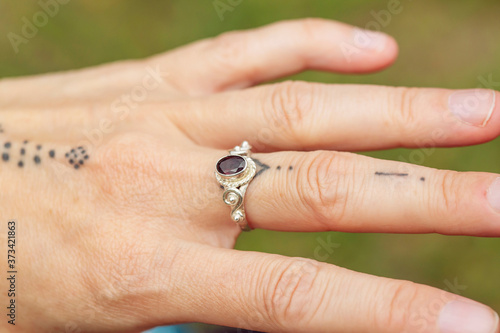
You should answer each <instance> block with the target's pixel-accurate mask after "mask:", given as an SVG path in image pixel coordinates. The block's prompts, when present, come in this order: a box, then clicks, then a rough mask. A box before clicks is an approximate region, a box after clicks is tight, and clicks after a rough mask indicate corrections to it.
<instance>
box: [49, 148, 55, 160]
mask: <svg viewBox="0 0 500 333" xmlns="http://www.w3.org/2000/svg"><path fill="white" fill-rule="evenodd" d="M55 156H56V151H55V150H53V149H52V150H50V151H49V157H50V158H54V157H55Z"/></svg>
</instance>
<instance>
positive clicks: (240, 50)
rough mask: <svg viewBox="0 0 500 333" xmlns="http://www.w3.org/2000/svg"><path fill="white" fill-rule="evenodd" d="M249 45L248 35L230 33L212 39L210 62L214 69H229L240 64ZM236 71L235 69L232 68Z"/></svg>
mask: <svg viewBox="0 0 500 333" xmlns="http://www.w3.org/2000/svg"><path fill="white" fill-rule="evenodd" d="M248 44H249V35H248V33H245V32H241V31H230V32H226V33H223V34H220V35H219V36H217V37H215V38H213V39H212V43H211V48H212V51H213V52H210V54H212V55H213V56H212V60H213V65H214V67H215V68H220V69H221V70H222V69H228V67H229V69H231V67H236V64H242V63H243V60H244V57H245V55H246V54H247V50H248ZM234 69H236V68H234Z"/></svg>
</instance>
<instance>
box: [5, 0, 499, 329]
mask: <svg viewBox="0 0 500 333" xmlns="http://www.w3.org/2000/svg"><path fill="white" fill-rule="evenodd" d="M236 2H238V1H235V0H233V1H232V3H236ZM217 3H222V4H226V5H228V6H230V7H231V11H227V12H225V13H224V15H223V19H221V17H220V16H219V15H218V13H217V12H216V10H215V8H214V2H213V1H212V0H208V1H201V0H189V1H187V0H184V1H180V0H171V1H160V0H150V1H144V0H142V1H140V0H120V1H118V0H107V1H96V0H92V1H76V0H74V1H69V3H68V4H66V5H62V6H61V8H60V10H59V13H58V14H57V15H56V16H55V17H53V18H50V20H49V22H48V24H47V25H46V26H44V27H42V28H40V30H39V32H38V34H37V35H36V36H35V37H34V38H32V39H30V40H29V42H28V43H27V44H22V45H20V46H19V52H18V53H17V54H16V53H15V52H14V50H13V48H12V46H11V45H10V43H9V40H8V38H7V34H8V33H9V32H14V33H17V34H20V31H21V27H22V25H23V24H24V23H23V17H26V18H28V19H30V20H31V18H32V17H33V15H34V14H35V13H36V12H38V11H40V6H39V5H38V3H37V1H13V0H12V1H7V0H0V22H2V24H1V26H0V36H1V38H0V50H1V52H0V77H5V76H20V75H31V74H37V73H45V72H50V71H60V70H66V69H73V68H81V67H86V66H92V65H97V64H101V63H104V62H109V61H114V60H118V59H127V58H140V57H146V56H149V55H151V54H155V53H159V52H163V51H165V50H168V49H172V48H175V47H177V46H180V45H183V44H185V43H189V42H191V41H194V40H197V39H200V38H204V37H210V36H214V35H217V34H219V33H221V32H224V31H228V30H233V29H247V28H252V27H257V26H260V25H263V24H267V23H270V22H274V21H278V20H282V19H291V18H300V17H324V18H329V19H335V20H340V21H344V22H347V23H350V24H354V25H358V26H361V27H365V26H366V25H367V24H368V23H370V22H371V23H373V22H377V20H376V19H375V16H374V13H379V12H380V11H382V10H387V9H388V3H389V2H388V1H378V0H350V1H338V0H329V1H327V0H321V1H320V0H287V1H273V2H271V1H264V0H253V1H249V0H242V1H240V3H239V4H237V5H234V6H233V5H231V4H229V3H230V2H228V1H227V0H220V1H217ZM401 8H402V11H401V13H399V14H396V15H392V16H391V19H390V22H384V24H383V26H382V30H383V31H385V32H387V33H389V34H391V35H393V36H394V37H395V38H396V39H397V40H398V42H399V45H400V56H399V60H398V61H397V62H396V64H395V65H394V66H393V67H391V68H390V69H388V70H386V71H384V72H381V73H376V74H371V75H362V76H361V75H353V76H343V75H333V74H326V73H318V72H308V73H302V74H300V75H296V76H294V78H295V79H301V80H310V81H320V82H327V83H328V82H330V83H333V82H335V83H370V84H383V85H395V86H417V87H446V88H474V87H477V86H479V85H480V80H479V77H485V78H487V77H488V76H490V75H491V76H492V78H493V80H494V81H496V82H500V62H499V59H500V43H499V37H500V20H499V19H498V17H499V14H500V3H499V2H498V1H494V0H491V1H486V0H484V1H462V0H449V1H444V0H441V1H417V0H413V1H411V0H405V1H401ZM371 27H373V25H371ZM497 89H498V87H497ZM499 151H500V140H495V141H493V142H490V143H487V144H483V145H480V146H475V147H467V148H453V149H437V150H435V151H434V152H433V153H432V154H429V155H428V154H426V153H425V152H415V151H412V150H404V149H397V150H391V151H383V152H371V153H368V155H370V156H375V157H379V158H384V159H394V160H404V161H413V162H415V163H418V164H422V165H426V166H430V167H436V168H443V169H453V170H460V171H472V170H475V171H489V172H499V173H500V163H499V162H500V154H498V152H499ZM419 156H425V157H424V158H416V157H419ZM462 195H464V196H466V195H467V193H462ZM439 222H440V221H435V223H436V224H437V223H439ZM328 237H330V240H331V241H332V242H334V243H336V244H337V247H336V248H335V250H334V251H333V252H332V253H331V254H329V255H328V256H324V257H322V258H318V257H317V256H316V259H322V260H323V259H325V258H326V261H328V262H330V263H332V264H336V265H340V266H343V267H347V268H349V269H352V270H356V271H360V272H365V273H370V274H375V275H379V276H387V277H392V278H398V279H407V280H411V281H415V282H419V283H424V284H429V285H432V286H435V287H438V288H442V289H444V288H447V287H448V289H449V286H448V284H453V281H455V282H458V284H459V285H461V286H462V287H461V288H459V289H458V290H454V291H458V292H459V293H461V294H462V295H465V296H467V297H470V298H473V299H476V300H479V301H481V302H484V303H486V304H489V305H491V306H492V307H494V308H495V309H496V310H497V311H498V310H500V291H499V290H497V286H498V281H499V277H500V265H499V262H500V253H499V252H500V240H497V239H486V238H473V237H450V236H441V235H387V234H347V233H337V232H334V233H309V234H299V233H280V232H268V231H262V230H256V231H253V232H251V233H245V234H243V235H242V236H241V238H240V240H239V241H238V244H237V247H238V248H239V249H245V250H257V251H263V252H270V253H280V254H284V255H288V256H301V257H309V258H315V251H317V250H316V249H317V248H318V246H319V245H320V244H321V240H324V241H326V240H327V239H328ZM320 253H321V254H325V253H326V252H324V251H322V252H320ZM205 329H206V328H205Z"/></svg>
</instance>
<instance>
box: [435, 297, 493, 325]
mask: <svg viewBox="0 0 500 333" xmlns="http://www.w3.org/2000/svg"><path fill="white" fill-rule="evenodd" d="M438 325H439V332H441V333H496V332H497V329H498V315H497V314H496V313H495V312H493V311H492V310H491V309H489V308H488V307H486V306H484V305H481V304H478V303H474V302H463V301H451V302H449V303H448V304H446V305H445V306H444V307H443V309H442V310H441V313H440V314H439V319H438Z"/></svg>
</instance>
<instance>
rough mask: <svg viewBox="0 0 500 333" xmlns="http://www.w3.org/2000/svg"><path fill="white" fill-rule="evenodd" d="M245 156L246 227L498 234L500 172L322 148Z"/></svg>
mask: <svg viewBox="0 0 500 333" xmlns="http://www.w3.org/2000/svg"><path fill="white" fill-rule="evenodd" d="M253 158H254V160H255V161H256V163H257V165H259V166H260V170H261V171H260V172H258V174H257V175H256V177H255V178H254V179H253V181H252V182H251V183H250V185H249V187H248V189H247V192H246V198H245V210H246V215H247V220H248V222H249V224H250V225H251V226H252V227H253V228H263V229H272V230H283V231H328V230H335V231H345V232H390V233H432V232H437V233H441V234H453V235H475V236H499V235H500V178H498V175H495V174H490V173H479V172H467V173H464V172H454V171H445V170H435V169H431V168H426V167H421V166H416V165H411V164H406V163H400V162H394V161H385V160H378V159H374V158H369V157H365V156H360V155H356V154H352V153H344V152H330V151H317V152H305V153H304V152H278V153H268V154H254V155H253ZM216 160H217V159H216V157H215V156H214V159H213V161H212V163H214V164H215V161H216ZM207 175H208V173H207ZM210 177H213V174H210ZM208 181H209V180H205V182H208ZM212 181H214V180H213V179H212ZM214 188H215V185H214ZM223 206H224V204H223V203H222V201H221V202H220V203H219V205H217V206H214V207H217V208H216V209H214V211H217V218H220V216H221V215H220V214H222V213H227V215H226V216H227V219H228V220H229V212H228V211H226V210H225V209H227V207H223ZM228 223H229V222H228Z"/></svg>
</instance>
